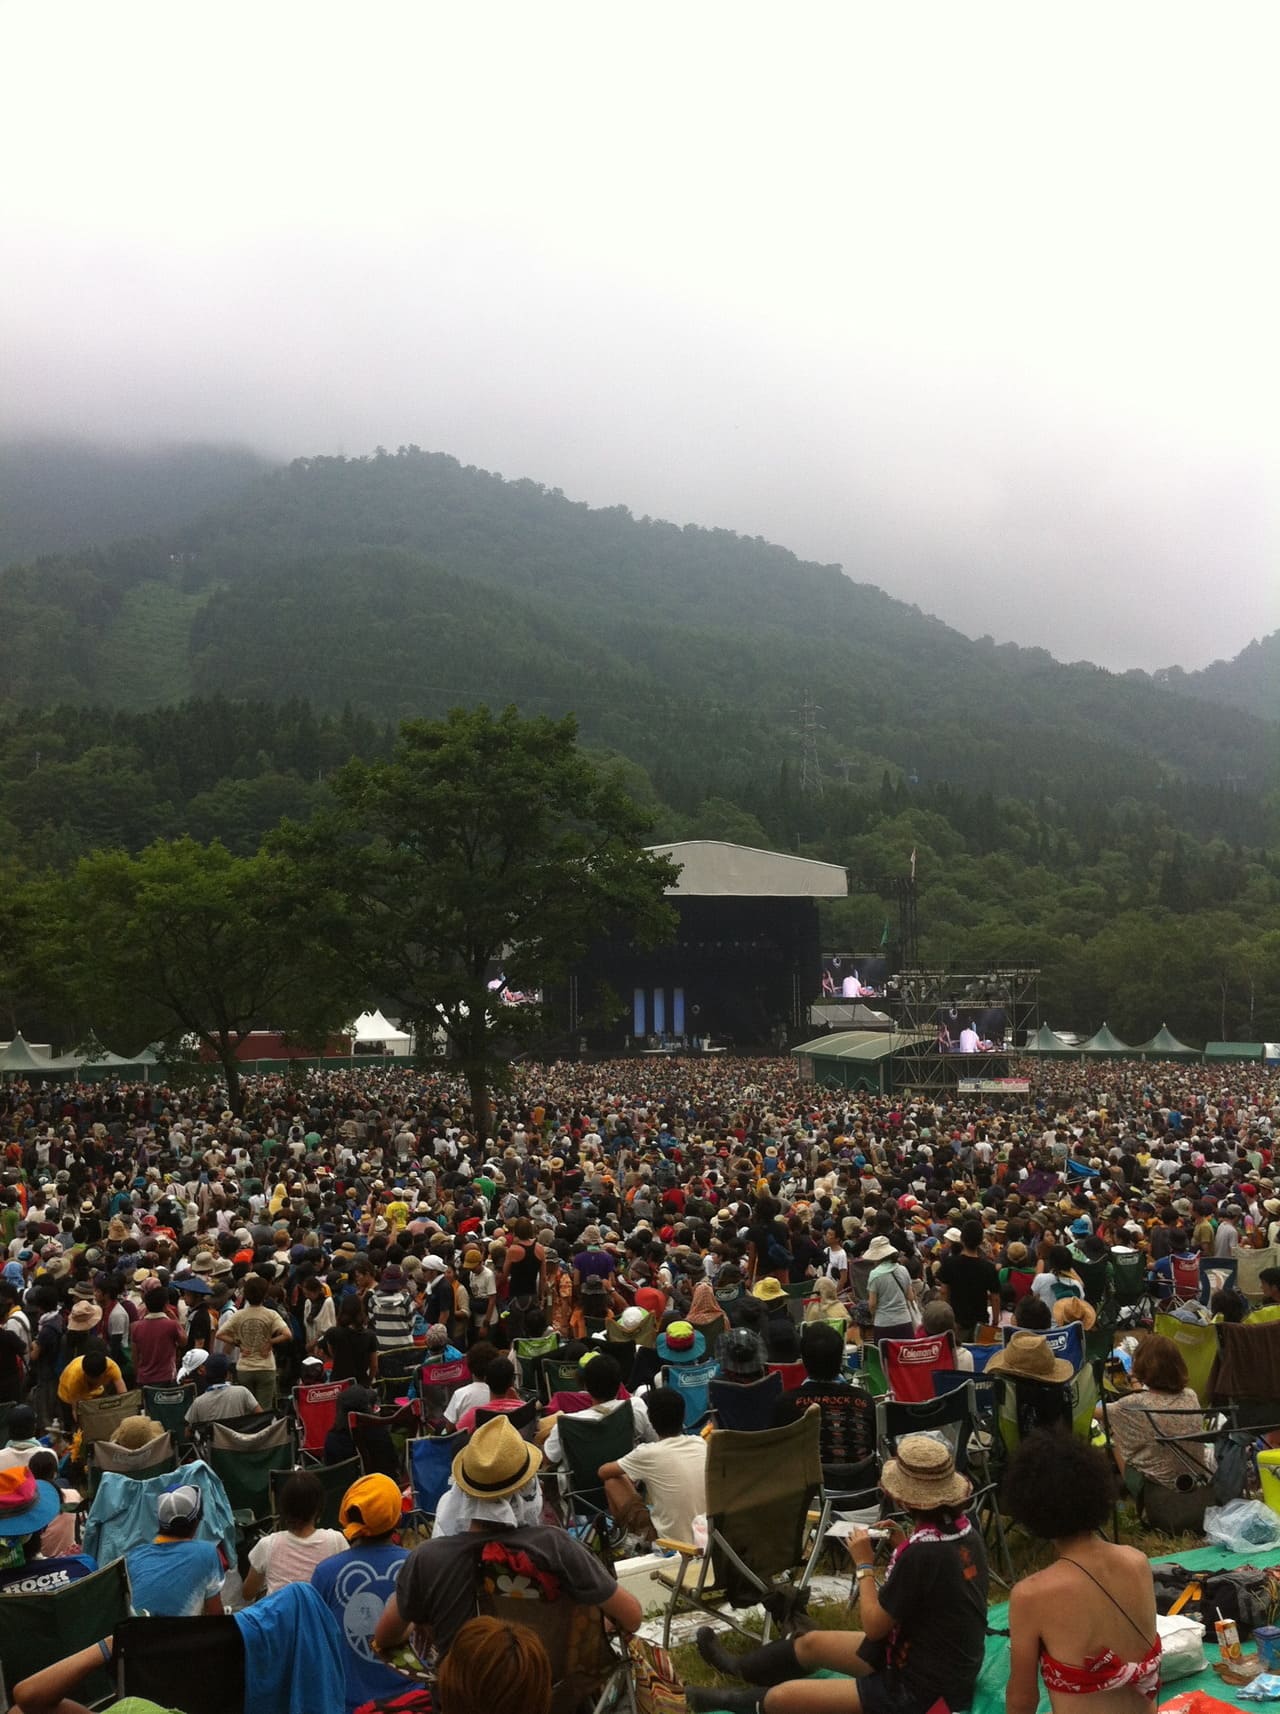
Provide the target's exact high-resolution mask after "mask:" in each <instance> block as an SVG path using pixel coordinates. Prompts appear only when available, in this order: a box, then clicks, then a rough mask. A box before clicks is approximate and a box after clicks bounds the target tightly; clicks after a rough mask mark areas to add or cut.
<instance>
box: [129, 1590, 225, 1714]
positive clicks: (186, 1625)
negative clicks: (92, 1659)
mask: <svg viewBox="0 0 1280 1714" xmlns="http://www.w3.org/2000/svg"><path fill="white" fill-rule="evenodd" d="M112 1664H113V1666H114V1668H115V1674H116V1691H117V1693H118V1694H119V1695H120V1696H122V1697H123V1696H136V1697H138V1698H139V1699H140V1700H142V1701H146V1702H153V1703H155V1704H156V1706H157V1707H160V1708H178V1707H181V1708H182V1710H183V1714H241V1711H242V1710H243V1708H244V1693H245V1681H244V1674H245V1662H244V1638H243V1636H242V1635H241V1631H240V1627H239V1625H238V1624H237V1623H236V1621H235V1619H234V1618H233V1617H232V1616H231V1614H230V1613H218V1614H201V1615H200V1616H199V1617H198V1618H193V1619H166V1618H155V1619H150V1618H148V1619H124V1620H122V1622H121V1623H120V1624H118V1625H117V1626H116V1628H115V1639H114V1649H113V1654H112Z"/></svg>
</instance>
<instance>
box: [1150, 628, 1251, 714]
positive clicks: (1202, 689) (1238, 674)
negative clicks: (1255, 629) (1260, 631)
mask: <svg viewBox="0 0 1280 1714" xmlns="http://www.w3.org/2000/svg"><path fill="white" fill-rule="evenodd" d="M1156 678H1157V679H1158V680H1159V681H1160V683H1162V684H1166V685H1168V686H1169V688H1170V690H1174V691H1177V692H1178V694H1179V695H1180V696H1194V697H1198V698H1200V699H1201V700H1202V701H1205V702H1220V703H1223V704H1224V705H1225V706H1226V707H1228V708H1239V709H1242V710H1243V711H1244V713H1246V714H1256V715H1259V716H1260V717H1261V718H1262V719H1263V720H1280V631H1273V632H1272V633H1271V635H1270V636H1269V637H1263V638H1262V640H1261V641H1258V639H1256V638H1255V639H1254V641H1253V642H1252V643H1250V644H1249V645H1248V647H1247V648H1244V649H1241V651H1240V653H1239V654H1238V655H1236V656H1235V658H1234V659H1233V660H1229V661H1214V662H1213V664H1212V665H1211V666H1207V667H1202V668H1201V670H1200V671H1199V672H1191V673H1189V672H1183V670H1182V668H1181V667H1166V668H1165V670H1164V671H1163V672H1160V673H1157V674H1156Z"/></svg>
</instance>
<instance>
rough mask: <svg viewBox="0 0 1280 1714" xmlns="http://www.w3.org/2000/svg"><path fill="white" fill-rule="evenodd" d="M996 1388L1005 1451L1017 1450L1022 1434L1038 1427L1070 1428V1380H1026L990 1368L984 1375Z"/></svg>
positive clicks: (1071, 1395)
mask: <svg viewBox="0 0 1280 1714" xmlns="http://www.w3.org/2000/svg"><path fill="white" fill-rule="evenodd" d="M985 1378H986V1379H987V1380H988V1381H989V1383H990V1385H991V1386H992V1387H993V1388H994V1389H995V1399H996V1421H997V1426H998V1428H999V1431H1000V1439H1001V1442H1002V1443H1003V1445H1004V1447H1005V1449H1006V1451H1008V1452H1016V1451H1017V1449H1018V1447H1019V1446H1020V1445H1021V1444H1022V1440H1023V1437H1024V1436H1025V1435H1028V1434H1030V1433H1031V1432H1032V1430H1033V1429H1037V1428H1053V1429H1070V1428H1072V1427H1073V1426H1074V1423H1073V1403H1074V1400H1073V1394H1072V1387H1071V1383H1070V1382H1069V1381H1068V1382H1063V1383H1062V1384H1061V1385H1058V1384H1056V1383H1049V1382H1044V1381H1026V1380H1023V1379H1021V1378H1020V1377H1018V1376H1014V1375H1003V1374H1001V1373H999V1371H997V1370H990V1371H989V1372H988V1374H987V1376H986V1377H985Z"/></svg>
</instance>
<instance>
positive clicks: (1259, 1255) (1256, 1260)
mask: <svg viewBox="0 0 1280 1714" xmlns="http://www.w3.org/2000/svg"><path fill="white" fill-rule="evenodd" d="M1276 1267H1280V1248H1278V1247H1277V1246H1276V1245H1275V1244H1268V1245H1267V1247H1266V1249H1265V1250H1238V1251H1237V1252H1236V1290H1237V1291H1242V1292H1243V1293H1244V1295H1245V1296H1246V1297H1247V1298H1250V1299H1252V1298H1255V1297H1261V1295H1262V1281H1261V1280H1260V1279H1259V1277H1258V1276H1259V1275H1260V1274H1261V1272H1262V1270H1263V1268H1276Z"/></svg>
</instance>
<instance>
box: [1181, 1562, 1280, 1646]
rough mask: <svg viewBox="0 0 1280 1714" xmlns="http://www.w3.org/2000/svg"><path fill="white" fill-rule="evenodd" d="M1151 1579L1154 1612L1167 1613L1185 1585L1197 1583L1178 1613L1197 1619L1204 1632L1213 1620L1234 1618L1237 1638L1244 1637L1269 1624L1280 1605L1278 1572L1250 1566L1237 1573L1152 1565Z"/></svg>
mask: <svg viewBox="0 0 1280 1714" xmlns="http://www.w3.org/2000/svg"><path fill="white" fill-rule="evenodd" d="M1151 1576H1152V1579H1153V1580H1154V1582H1155V1587H1156V1611H1157V1612H1158V1613H1168V1612H1169V1610H1170V1608H1171V1607H1173V1606H1174V1604H1175V1603H1176V1602H1177V1600H1178V1598H1179V1597H1180V1596H1181V1595H1182V1593H1183V1592H1184V1590H1185V1589H1186V1588H1187V1586H1188V1584H1192V1583H1194V1584H1198V1585H1199V1589H1200V1593H1199V1594H1198V1595H1196V1596H1193V1597H1192V1599H1191V1600H1189V1601H1186V1602H1184V1603H1183V1605H1182V1606H1181V1607H1180V1608H1179V1609H1178V1610H1179V1612H1181V1613H1185V1614H1186V1615H1187V1617H1188V1618H1193V1619H1199V1620H1200V1622H1201V1624H1203V1625H1204V1626H1205V1628H1206V1630H1207V1629H1209V1627H1210V1626H1212V1624H1213V1622H1214V1620H1215V1619H1234V1620H1235V1622H1236V1624H1237V1625H1238V1626H1239V1627H1240V1635H1241V1636H1242V1637H1244V1636H1248V1635H1250V1634H1251V1633H1252V1632H1253V1631H1255V1630H1257V1628H1258V1626H1259V1625H1269V1624H1270V1623H1271V1622H1272V1620H1273V1618H1274V1617H1275V1614H1276V1610H1277V1607H1278V1606H1280V1572H1277V1571H1261V1570H1259V1569H1257V1567H1255V1566H1252V1565H1242V1566H1241V1567H1240V1568H1239V1570H1237V1571H1226V1570H1223V1571H1188V1570H1187V1568H1186V1567H1185V1566H1183V1565H1155V1564H1153V1565H1152V1567H1151Z"/></svg>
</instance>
